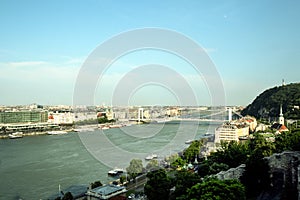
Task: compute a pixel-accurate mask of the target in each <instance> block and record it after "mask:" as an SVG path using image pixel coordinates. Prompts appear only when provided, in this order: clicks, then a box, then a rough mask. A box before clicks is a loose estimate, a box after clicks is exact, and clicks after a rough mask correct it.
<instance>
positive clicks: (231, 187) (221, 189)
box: [186, 179, 246, 200]
mask: <svg viewBox="0 0 300 200" xmlns="http://www.w3.org/2000/svg"><path fill="white" fill-rule="evenodd" d="M186 199H189V200H191V199H193V200H194V199H195V200H196V199H199V200H207V199H222V200H245V199H246V195H245V187H244V186H243V185H242V184H241V183H240V182H239V181H237V180H218V179H208V180H206V181H203V182H202V183H197V184H196V185H194V186H193V187H192V188H191V189H189V190H188V195H187V198H186Z"/></svg>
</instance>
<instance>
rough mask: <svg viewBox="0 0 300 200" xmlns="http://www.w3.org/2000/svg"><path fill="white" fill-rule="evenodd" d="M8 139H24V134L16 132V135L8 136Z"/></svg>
mask: <svg viewBox="0 0 300 200" xmlns="http://www.w3.org/2000/svg"><path fill="white" fill-rule="evenodd" d="M8 137H9V138H10V139H17V138H22V137H23V132H14V133H11V134H8Z"/></svg>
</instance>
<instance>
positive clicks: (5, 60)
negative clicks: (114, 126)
mask: <svg viewBox="0 0 300 200" xmlns="http://www.w3.org/2000/svg"><path fill="white" fill-rule="evenodd" d="M299 11H300V1H297V0H295V1H292V0H291V1H279V0H275V1H271V0H270V1H199V0H195V1H176V0H172V1H163V2H162V1H104V0H103V1H102V0H98V1H96V0H95V1H55V0H53V1H1V2H0V24H1V32H0V91H1V93H2V94H1V98H0V105H16V104H30V103H39V104H69V105H71V104H72V96H73V90H74V84H75V82H76V77H77V74H78V72H79V70H80V67H81V66H82V64H83V62H84V61H85V59H86V58H87V57H88V56H89V54H90V53H91V52H92V51H93V50H94V49H95V48H96V47H97V46H98V45H100V44H101V43H102V42H104V41H106V40H108V39H110V38H111V37H113V36H115V35H117V34H120V33H122V32H125V31H128V30H132V29H137V28H145V27H158V28H163V29H170V30H174V31H177V32H179V33H181V34H184V35H186V36H188V37H189V38H191V39H192V40H194V41H196V42H197V43H198V44H199V45H201V46H202V47H203V48H204V49H205V50H206V51H207V53H208V55H209V56H210V58H211V59H212V61H213V62H214V64H215V66H216V68H217V70H218V72H219V74H220V76H221V78H222V81H223V84H224V88H225V93H226V103H227V104H228V105H247V104H249V103H251V102H252V101H253V99H254V98H255V97H256V96H257V95H258V94H259V93H261V92H262V91H264V90H265V89H266V88H270V87H273V86H276V85H280V84H281V80H282V79H285V81H286V82H287V83H292V82H299V74H300V67H299V66H300V59H299V58H300V37H299V35H300V24H299V19H300V12H299ZM145 63H146V64H147V63H159V64H161V63H163V64H165V65H168V66H169V67H170V68H173V69H174V70H177V71H178V72H179V73H180V74H182V76H183V77H184V78H185V79H187V81H188V82H189V84H190V85H191V87H192V88H193V89H194V91H195V93H196V96H197V98H198V104H199V105H209V104H210V103H211V101H210V96H209V91H207V88H206V87H205V83H204V81H203V79H201V78H199V76H197V75H195V72H193V70H191V66H190V65H189V64H188V63H186V62H184V61H182V60H180V59H179V58H178V57H176V56H172V55H169V54H165V53H163V52H159V51H156V52H154V51H141V52H137V53H134V54H132V55H127V56H124V57H122V58H120V59H119V60H118V61H116V62H115V63H114V64H113V65H112V66H111V68H110V69H108V70H107V72H106V74H105V76H104V78H103V80H100V81H99V83H98V87H97V91H96V93H95V104H102V103H105V104H110V101H111V95H112V91H113V90H114V87H115V86H116V84H117V83H118V81H119V80H120V78H122V77H123V76H124V75H126V73H128V72H129V71H130V70H132V69H133V68H134V67H137V66H139V65H142V64H145ZM153 91H154V92H155V93H156V94H158V95H153ZM128 102H130V104H135V105H141V104H176V98H175V97H174V95H173V96H172V92H170V91H168V90H166V89H165V88H159V87H157V85H155V86H153V87H151V86H148V87H142V88H141V89H140V90H138V91H135V92H133V96H132V98H131V99H129V100H128Z"/></svg>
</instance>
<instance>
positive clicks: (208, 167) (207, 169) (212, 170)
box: [198, 160, 229, 178]
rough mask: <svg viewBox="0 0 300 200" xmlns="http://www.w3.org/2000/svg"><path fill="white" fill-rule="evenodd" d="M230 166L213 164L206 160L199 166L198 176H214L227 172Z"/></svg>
mask: <svg viewBox="0 0 300 200" xmlns="http://www.w3.org/2000/svg"><path fill="white" fill-rule="evenodd" d="M228 169H229V166H228V165H226V164H224V163H217V162H212V161H210V160H205V161H203V162H201V163H200V164H199V165H198V174H199V175H200V176H201V177H203V178H204V177H205V176H208V175H212V174H217V173H219V172H221V171H226V170H228Z"/></svg>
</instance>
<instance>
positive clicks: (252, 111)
mask: <svg viewBox="0 0 300 200" xmlns="http://www.w3.org/2000/svg"><path fill="white" fill-rule="evenodd" d="M280 104H282V109H283V113H284V117H285V118H287V119H300V109H299V106H300V83H291V84H288V85H285V86H280V87H277V86H276V87H273V88H271V89H267V90H265V91H264V92H263V93H261V94H260V95H259V96H258V97H256V99H255V100H254V101H253V102H252V103H251V104H250V105H248V106H247V107H246V108H245V109H244V110H243V111H242V112H241V113H242V115H244V116H245V115H251V116H254V117H256V118H258V119H261V118H265V119H268V118H274V117H278V115H279V110H280Z"/></svg>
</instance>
